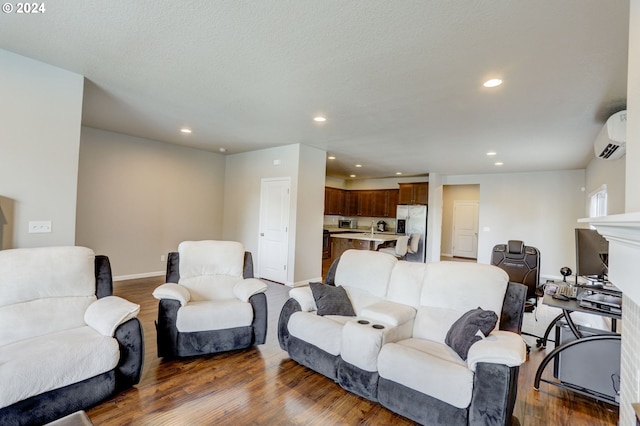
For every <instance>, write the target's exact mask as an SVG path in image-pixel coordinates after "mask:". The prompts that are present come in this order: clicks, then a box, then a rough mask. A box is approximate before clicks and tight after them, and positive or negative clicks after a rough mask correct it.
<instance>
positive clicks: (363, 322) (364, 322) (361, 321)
mask: <svg viewBox="0 0 640 426" xmlns="http://www.w3.org/2000/svg"><path fill="white" fill-rule="evenodd" d="M358 324H369V321H367V320H358Z"/></svg>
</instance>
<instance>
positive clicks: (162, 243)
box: [77, 127, 225, 279]
mask: <svg viewBox="0 0 640 426" xmlns="http://www.w3.org/2000/svg"><path fill="white" fill-rule="evenodd" d="M224 161H225V160H224V156H222V155H220V154H216V153H212V152H206V151H201V150H197V149H192V148H186V147H181V146H176V145H171V144H167V143H162V142H158V141H152V140H148V139H142V138H136V137H132V136H127V135H122V134H119V133H113V132H108V131H104V130H98V129H93V128H90V127H83V128H82V142H81V147H80V170H79V183H78V220H77V244H78V245H84V246H88V247H91V248H93V249H94V250H95V251H96V252H97V253H100V254H106V255H108V256H109V258H110V260H111V266H112V268H113V274H114V276H115V277H117V278H118V279H125V278H135V277H142V276H151V275H163V274H164V273H165V271H166V262H165V261H161V260H160V256H162V255H165V256H166V254H167V253H168V252H170V251H175V250H176V249H177V247H178V244H179V243H180V242H181V241H184V240H201V239H221V238H222V217H223V197H224V173H225V163H224Z"/></svg>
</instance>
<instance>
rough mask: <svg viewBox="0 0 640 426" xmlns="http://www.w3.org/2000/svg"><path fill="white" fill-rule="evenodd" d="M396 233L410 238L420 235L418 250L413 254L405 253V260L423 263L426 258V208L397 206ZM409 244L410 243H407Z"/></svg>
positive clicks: (420, 206)
mask: <svg viewBox="0 0 640 426" xmlns="http://www.w3.org/2000/svg"><path fill="white" fill-rule="evenodd" d="M396 232H397V233H398V234H402V235H409V237H411V236H412V235H413V234H415V233H419V234H420V240H419V242H418V249H417V250H416V251H415V253H409V252H407V256H406V260H408V261H410V262H425V260H426V258H427V246H426V243H425V242H426V241H427V206H424V205H399V206H398V207H397V209H396ZM409 242H411V241H409Z"/></svg>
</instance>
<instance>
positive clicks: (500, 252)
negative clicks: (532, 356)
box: [491, 240, 544, 351]
mask: <svg viewBox="0 0 640 426" xmlns="http://www.w3.org/2000/svg"><path fill="white" fill-rule="evenodd" d="M491 264H492V265H495V266H497V267H499V268H501V269H504V270H505V271H506V272H507V274H508V275H509V281H511V282H515V283H521V284H524V285H526V286H527V300H526V302H525V305H524V311H525V312H534V315H535V309H536V307H537V306H538V298H539V297H542V296H543V295H544V292H543V289H542V287H541V286H540V285H539V283H540V251H539V250H538V249H537V248H535V247H531V246H525V245H524V243H523V242H522V241H519V240H509V241H508V242H507V244H498V245H496V246H494V247H493V251H492V252H491ZM535 320H536V321H537V320H538V318H537V316H535ZM522 334H526V335H528V336H532V337H537V338H538V340H540V336H536V335H534V334H531V333H525V332H522ZM529 349H530V348H529V345H527V351H528V350H529Z"/></svg>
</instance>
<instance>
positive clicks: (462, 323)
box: [444, 307, 498, 360]
mask: <svg viewBox="0 0 640 426" xmlns="http://www.w3.org/2000/svg"><path fill="white" fill-rule="evenodd" d="M497 321H498V316H497V315H496V314H495V312H493V311H485V310H483V309H482V308H480V307H478V308H477V309H472V310H470V311H468V312H465V313H464V314H463V315H462V316H461V317H460V318H458V319H457V320H456V322H454V323H453V325H452V326H451V328H449V331H448V332H447V336H446V337H445V340H444V341H445V343H446V344H447V345H448V346H449V347H450V348H451V349H453V350H454V351H455V352H456V353H457V354H458V355H459V356H460V358H462V359H463V360H466V359H467V353H468V352H469V348H470V347H471V345H473V344H474V343H475V342H477V341H478V340H481V339H482V338H483V337H485V336H488V335H489V333H491V330H493V328H494V327H495V326H496V322H497ZM479 333H482V336H480V335H479Z"/></svg>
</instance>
